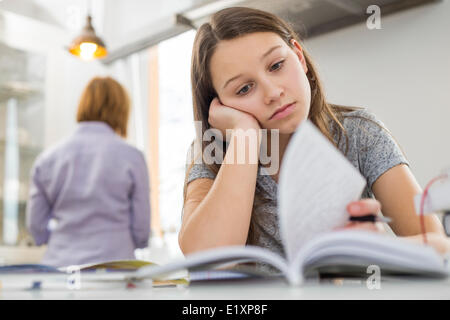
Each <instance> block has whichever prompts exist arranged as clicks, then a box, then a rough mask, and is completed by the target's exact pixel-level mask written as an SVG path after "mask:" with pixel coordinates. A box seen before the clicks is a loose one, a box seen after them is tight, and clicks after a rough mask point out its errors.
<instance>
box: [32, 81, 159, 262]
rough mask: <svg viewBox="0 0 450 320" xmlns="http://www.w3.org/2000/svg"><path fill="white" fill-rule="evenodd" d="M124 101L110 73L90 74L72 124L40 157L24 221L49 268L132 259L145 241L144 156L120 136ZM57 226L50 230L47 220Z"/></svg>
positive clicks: (123, 134) (125, 111)
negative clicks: (71, 130) (43, 246)
mask: <svg viewBox="0 0 450 320" xmlns="http://www.w3.org/2000/svg"><path fill="white" fill-rule="evenodd" d="M129 111H130V103H129V99H128V95H127V93H126V91H125V89H124V88H123V87H122V86H121V85H120V84H119V83H118V82H117V81H115V80H114V79H112V78H109V77H106V78H94V79H92V80H91V81H90V82H89V84H88V85H87V86H86V88H85V90H84V92H83V94H82V96H81V100H80V103H79V106H78V115H77V121H78V122H79V124H78V128H77V129H76V131H75V132H74V134H73V135H72V136H71V137H69V138H68V139H66V140H65V141H63V142H62V143H60V144H59V145H57V146H56V147H55V148H53V149H51V150H48V151H47V152H44V153H43V154H41V155H39V157H38V159H37V160H36V162H35V164H34V166H33V170H32V179H31V188H30V198H29V202H28V205H27V225H28V228H29V230H30V231H31V234H32V235H33V238H34V240H35V242H36V244H37V245H41V244H46V243H48V248H47V251H46V253H45V255H44V259H43V261H42V262H43V263H44V264H47V265H52V266H56V267H62V266H68V265H75V264H77V265H78V264H85V263H96V262H104V261H109V260H121V259H134V258H135V256H134V250H135V249H136V248H144V247H146V246H147V244H148V238H149V232H150V201H149V185H148V173H147V172H148V171H147V165H146V163H145V158H144V156H143V154H142V153H141V152H140V151H139V150H138V149H136V148H134V147H132V146H130V145H128V144H127V143H126V142H125V141H124V140H123V139H121V137H123V138H124V137H126V135H127V124H128V115H129ZM51 219H53V220H55V221H56V227H54V228H52V229H51V230H49V228H48V225H49V221H50V220H51Z"/></svg>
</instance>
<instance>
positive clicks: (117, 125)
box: [77, 77, 130, 137]
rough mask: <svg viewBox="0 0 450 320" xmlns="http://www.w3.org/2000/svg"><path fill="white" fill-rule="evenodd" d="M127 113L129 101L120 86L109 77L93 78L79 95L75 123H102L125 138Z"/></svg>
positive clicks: (128, 111)
mask: <svg viewBox="0 0 450 320" xmlns="http://www.w3.org/2000/svg"><path fill="white" fill-rule="evenodd" d="M129 113H130V100H129V97H128V94H127V92H126V90H125V89H124V88H123V87H122V85H121V84H120V83H119V82H117V81H116V80H114V79H113V78H111V77H104V78H102V77H95V78H93V79H92V80H91V81H89V83H88V84H87V86H86V88H85V89H84V91H83V93H82V95H81V98H80V103H79V105H78V113H77V121H78V122H81V121H102V122H105V123H106V124H108V125H109V126H110V127H111V128H112V129H113V130H114V131H115V132H116V133H118V134H119V135H121V136H122V137H126V136H127V125H128V116H129Z"/></svg>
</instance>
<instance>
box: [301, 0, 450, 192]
mask: <svg viewBox="0 0 450 320" xmlns="http://www.w3.org/2000/svg"><path fill="white" fill-rule="evenodd" d="M449 18H450V2H449V1H447V0H444V1H442V2H438V3H435V4H429V5H425V6H421V7H417V8H414V9H410V10H407V11H404V12H401V13H396V14H393V15H389V16H383V12H381V27H382V29H380V30H376V29H375V30H369V29H368V28H367V27H366V24H361V25H357V26H352V27H348V28H345V29H341V30H338V31H335V32H332V33H328V34H325V35H323V36H320V37H317V38H312V39H310V40H308V41H307V42H306V43H305V45H306V48H307V50H308V51H309V52H310V54H311V55H312V57H313V58H314V61H315V62H316V64H317V65H318V68H319V73H320V74H321V77H322V80H323V81H324V83H325V88H326V92H327V96H328V100H329V101H330V102H334V103H339V104H346V105H354V106H364V107H367V108H369V110H371V111H373V112H374V113H375V114H376V115H377V116H378V117H379V118H380V119H381V120H382V121H383V122H384V124H385V125H386V126H387V127H388V128H389V129H390V131H391V132H392V134H393V135H394V136H395V137H396V139H397V141H398V142H399V143H400V145H401V146H402V148H403V149H404V151H405V153H406V155H407V157H408V159H409V160H410V163H411V168H412V170H413V172H414V174H415V175H416V177H417V179H418V181H419V183H420V184H421V185H422V187H423V186H424V185H425V184H426V183H427V182H428V181H429V180H430V179H431V178H432V177H434V176H436V175H437V174H439V173H440V172H441V170H442V169H443V168H445V167H447V168H449V167H450V142H449V138H450V132H449V127H448V123H449V119H450V55H449V52H450V37H449V34H448V31H449V30H450V19H449Z"/></svg>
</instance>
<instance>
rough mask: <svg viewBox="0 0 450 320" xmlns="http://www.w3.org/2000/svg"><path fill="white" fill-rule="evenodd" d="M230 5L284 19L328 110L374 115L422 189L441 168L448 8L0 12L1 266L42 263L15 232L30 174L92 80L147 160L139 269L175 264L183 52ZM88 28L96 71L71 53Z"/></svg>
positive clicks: (143, 3) (335, 4)
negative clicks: (106, 86) (113, 83)
mask: <svg viewBox="0 0 450 320" xmlns="http://www.w3.org/2000/svg"><path fill="white" fill-rule="evenodd" d="M228 6H249V7H254V8H259V9H264V10H267V11H270V12H273V13H276V14H278V15H280V16H281V17H283V18H285V19H286V20H288V21H289V22H290V23H291V24H292V26H293V27H294V29H295V30H296V31H297V32H298V33H299V34H300V35H301V37H302V38H303V40H304V44H305V47H306V49H307V50H308V51H309V53H310V54H311V55H312V57H313V60H314V61H315V63H316V65H317V67H318V70H319V73H320V75H321V77H322V80H323V82H324V84H325V90H326V94H327V97H328V101H329V102H332V103H337V104H344V105H352V106H361V107H366V108H368V109H369V110H370V111H372V112H374V113H375V114H376V115H377V116H378V117H379V119H381V120H382V121H383V122H384V123H385V125H386V126H387V128H389V130H390V131H391V132H392V134H393V135H394V136H395V137H396V139H397V141H398V142H399V144H400V145H401V147H402V148H403V150H404V152H405V153H406V156H407V158H408V159H409V161H410V164H411V168H412V171H413V173H414V174H415V175H416V177H417V179H418V181H419V183H420V184H421V186H422V187H424V185H425V184H426V183H427V182H428V181H429V180H430V179H431V178H433V177H434V176H436V175H437V174H439V173H440V172H441V171H442V170H443V169H446V168H449V167H450V142H449V138H450V131H449V124H448V123H449V119H450V55H449V52H450V37H449V34H450V3H449V1H448V0H441V1H431V0H420V1H419V0H382V1H377V0H270V1H268V0H251V1H239V0H164V1H159V0H0V264H1V263H20V262H38V261H39V259H40V258H41V255H42V253H43V252H44V250H45V247H36V246H34V244H33V240H32V238H31V236H30V235H29V234H28V232H27V230H26V228H25V209H26V201H27V196H28V187H29V179H30V169H31V166H32V164H33V161H34V159H35V158H36V156H37V155H38V154H39V153H40V152H41V151H42V150H44V149H45V148H48V147H50V146H52V145H54V144H56V143H58V141H60V139H61V138H62V137H65V136H68V135H70V134H71V133H72V132H73V130H74V128H75V126H76V122H75V119H76V116H75V115H76V108H77V105H78V99H79V96H80V94H81V91H82V89H83V88H84V86H85V85H86V83H87V82H88V80H90V79H91V78H92V77H94V76H96V75H102V76H104V75H110V76H112V77H114V78H115V79H117V80H118V81H119V82H121V83H122V84H124V85H125V87H126V88H127V89H128V91H129V93H130V96H131V100H132V114H131V117H130V123H129V137H128V142H129V143H130V144H133V145H134V146H136V147H137V148H139V149H141V150H142V151H143V152H144V154H145V155H146V159H147V164H148V167H149V171H150V172H149V174H150V178H151V181H150V183H151V205H152V232H151V241H150V247H149V248H147V249H141V250H138V251H137V252H136V256H137V258H141V259H153V260H156V261H157V262H164V261H163V260H164V259H171V258H173V257H175V256H177V255H179V254H180V251H179V248H178V243H177V232H178V230H179V227H180V223H181V209H182V189H183V181H184V177H185V161H186V153H187V150H188V147H189V144H190V142H191V141H192V140H193V138H194V135H195V131H194V126H193V116H192V102H191V92H190V90H191V88H190V73H189V72H190V70H189V69H190V57H191V49H192V43H193V39H194V36H195V29H196V28H197V27H198V26H199V25H201V24H202V23H203V22H205V21H207V20H208V17H209V16H210V15H211V14H212V13H213V12H215V11H217V10H220V9H222V8H225V7H228ZM87 16H90V17H91V23H92V27H93V28H94V29H95V33H96V35H97V36H98V37H100V38H101V40H102V41H103V44H104V45H105V46H106V49H107V55H106V56H105V57H103V58H101V59H90V57H89V52H88V53H87V54H84V55H81V57H78V56H75V55H73V54H71V53H69V49H70V48H71V46H72V45H73V41H74V39H76V38H77V36H79V34H80V32H81V30H82V29H83V27H84V26H85V25H86V23H87ZM93 50H95V49H93ZM92 52H93V51H92ZM92 52H91V53H92ZM160 253H164V254H160Z"/></svg>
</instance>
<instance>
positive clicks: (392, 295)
mask: <svg viewBox="0 0 450 320" xmlns="http://www.w3.org/2000/svg"><path fill="white" fill-rule="evenodd" d="M4 299H21V300H29V299H32V300H41V299H58V300H60V299H64V300H66V299H68V300H78V299H83V300H85V299H88V300H90V299H98V300H116V299H120V300H131V299H132V300H303V299H306V300H308V299H339V300H340V299H363V300H366V299H368V300H373V299H408V300H409V299H413V300H415V299H450V279H424V278H408V277H404V278H386V279H382V280H381V283H380V288H379V289H369V288H368V286H367V284H366V281H365V279H355V278H353V279H351V278H334V279H329V280H320V281H319V280H311V281H309V280H308V281H307V282H305V283H304V284H303V285H302V286H300V287H292V286H289V285H288V284H287V283H286V282H285V281H284V280H282V279H247V280H228V281H206V282H205V281H203V282H196V283H191V284H190V285H189V286H182V285H178V286H171V287H159V288H147V289H144V288H134V289H114V290H112V289H109V290H104V289H101V290H100V289H99V290H50V289H48V290H35V291H18V290H17V291H14V290H0V300H4Z"/></svg>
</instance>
